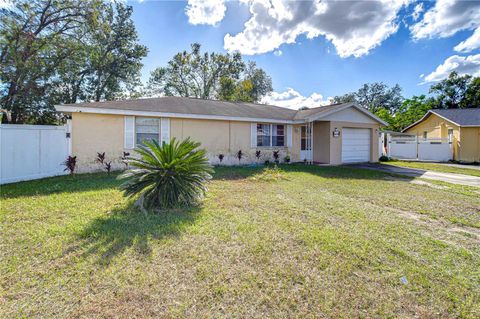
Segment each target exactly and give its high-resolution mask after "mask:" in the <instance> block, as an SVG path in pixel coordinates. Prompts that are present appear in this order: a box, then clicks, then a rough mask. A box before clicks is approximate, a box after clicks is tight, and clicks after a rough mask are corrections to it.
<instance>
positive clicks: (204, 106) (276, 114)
mask: <svg viewBox="0 0 480 319" xmlns="http://www.w3.org/2000/svg"><path fill="white" fill-rule="evenodd" d="M69 106H75V107H79V108H81V107H89V108H102V109H117V110H132V111H145V112H163V113H179V114H196V115H213V116H228V117H246V118H266V119H278V120H291V119H292V118H293V117H294V116H295V114H296V113H297V111H295V110H291V109H287V108H284V107H279V106H273V105H264V104H255V103H241V102H224V101H216V100H204V99H196V98H188V97H173V96H165V97H158V98H149V99H134V100H133V99H132V100H118V101H104V102H93V103H78V104H70V105H69Z"/></svg>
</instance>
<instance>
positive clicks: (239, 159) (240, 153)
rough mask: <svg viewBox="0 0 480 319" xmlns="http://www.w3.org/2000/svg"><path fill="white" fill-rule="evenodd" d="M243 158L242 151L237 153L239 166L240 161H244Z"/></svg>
mask: <svg viewBox="0 0 480 319" xmlns="http://www.w3.org/2000/svg"><path fill="white" fill-rule="evenodd" d="M242 157H243V153H242V150H239V151H238V152H237V158H238V164H240V161H241V160H242Z"/></svg>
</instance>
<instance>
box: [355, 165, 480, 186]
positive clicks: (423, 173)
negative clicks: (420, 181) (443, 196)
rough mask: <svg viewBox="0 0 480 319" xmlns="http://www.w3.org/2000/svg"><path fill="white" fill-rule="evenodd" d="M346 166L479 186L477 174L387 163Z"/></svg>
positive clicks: (479, 178)
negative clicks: (442, 171)
mask: <svg viewBox="0 0 480 319" xmlns="http://www.w3.org/2000/svg"><path fill="white" fill-rule="evenodd" d="M348 166H350V167H356V168H363V169H370V170H376V171H381V172H386V173H392V174H397V175H404V176H409V177H421V178H425V179H431V180H436V181H442V182H447V183H453V184H459V185H466V186H475V187H480V177H477V176H470V175H462V174H452V173H440V172H434V171H427V170H423V169H416V168H407V167H398V166H393V165H388V164H373V163H360V164H351V165H348Z"/></svg>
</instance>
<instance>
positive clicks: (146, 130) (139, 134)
mask: <svg viewBox="0 0 480 319" xmlns="http://www.w3.org/2000/svg"><path fill="white" fill-rule="evenodd" d="M135 134H136V136H135V141H136V144H137V145H139V144H142V143H143V142H144V141H150V140H157V141H159V139H160V119H159V118H152V117H135Z"/></svg>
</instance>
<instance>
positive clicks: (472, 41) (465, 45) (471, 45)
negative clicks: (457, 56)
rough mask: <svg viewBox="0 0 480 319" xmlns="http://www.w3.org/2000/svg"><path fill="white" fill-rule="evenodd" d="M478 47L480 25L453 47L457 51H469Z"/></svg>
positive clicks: (479, 44) (479, 45)
mask: <svg viewBox="0 0 480 319" xmlns="http://www.w3.org/2000/svg"><path fill="white" fill-rule="evenodd" d="M479 48H480V27H479V28H477V29H476V30H475V32H473V34H472V35H471V36H470V37H469V38H468V39H467V40H465V41H463V42H460V43H459V44H458V45H457V46H456V47H455V48H453V49H454V50H455V51H457V52H471V51H473V50H476V49H479Z"/></svg>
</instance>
